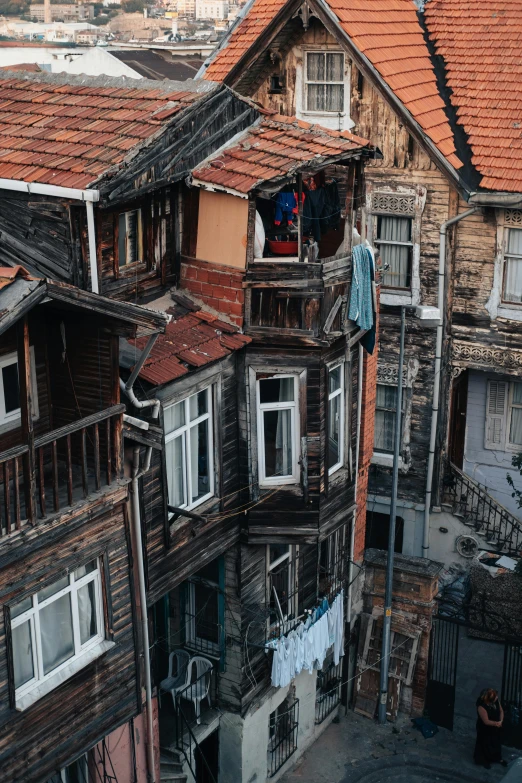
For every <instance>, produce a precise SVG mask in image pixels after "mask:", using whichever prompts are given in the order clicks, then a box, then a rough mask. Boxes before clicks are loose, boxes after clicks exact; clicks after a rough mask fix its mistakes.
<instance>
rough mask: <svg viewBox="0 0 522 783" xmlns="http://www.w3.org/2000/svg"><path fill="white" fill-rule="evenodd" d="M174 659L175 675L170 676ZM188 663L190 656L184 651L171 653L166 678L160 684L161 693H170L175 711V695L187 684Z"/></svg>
mask: <svg viewBox="0 0 522 783" xmlns="http://www.w3.org/2000/svg"><path fill="white" fill-rule="evenodd" d="M174 659H176V674H175V675H173V674H172V671H173V668H174V667H173V663H174ZM189 661H190V654H189V653H188V652H187V651H186V650H174V651H173V652H171V654H170V655H169V674H168V677H166V678H165V679H164V680H162V681H161V683H160V688H161V690H162V691H170V694H171V696H172V701H173V703H174V709H175V710H177V706H176V693H177V692H178V691H179V690H180V689H181V688H184V687H185V686H186V684H187V668H188V665H189Z"/></svg>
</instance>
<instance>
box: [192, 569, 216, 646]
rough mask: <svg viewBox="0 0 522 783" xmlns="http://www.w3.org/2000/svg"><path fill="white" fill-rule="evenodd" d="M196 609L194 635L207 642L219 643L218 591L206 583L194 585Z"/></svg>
mask: <svg viewBox="0 0 522 783" xmlns="http://www.w3.org/2000/svg"><path fill="white" fill-rule="evenodd" d="M194 597H195V602H194V603H195V610H196V636H197V638H198V639H205V641H207V642H213V643H214V644H219V607H218V592H217V590H214V589H213V588H211V587H207V585H204V584H201V583H196V584H195V585H194Z"/></svg>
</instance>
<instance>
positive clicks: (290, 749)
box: [268, 699, 299, 778]
mask: <svg viewBox="0 0 522 783" xmlns="http://www.w3.org/2000/svg"><path fill="white" fill-rule="evenodd" d="M298 731H299V699H295V701H294V702H293V703H292V704H291V705H288V704H287V702H286V701H284V702H283V704H282V705H281V707H280V708H279V709H277V710H275V712H273V713H272V715H271V716H270V740H269V743H268V777H270V778H271V777H273V776H274V775H275V774H276V772H278V771H279V770H280V769H281V767H282V766H283V764H284V763H285V761H287V760H288V759H289V758H290V756H291V755H292V754H293V753H295V751H296V750H297V734H298Z"/></svg>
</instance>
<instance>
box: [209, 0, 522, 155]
mask: <svg viewBox="0 0 522 783" xmlns="http://www.w3.org/2000/svg"><path fill="white" fill-rule="evenodd" d="M463 1H464V0H460V2H463ZM507 1H508V0H504V2H507ZM514 1H515V3H517V4H519V2H518V0H514ZM443 2H447V5H450V3H451V2H452V0H443ZM458 2H459V0H457V5H458ZM483 2H484V4H486V3H487V2H488V0H483ZM284 4H285V3H284V0H255V2H254V3H253V5H252V7H251V9H250V11H249V13H248V14H247V15H246V16H245V18H244V19H243V20H242V21H241V22H240V23H239V25H238V26H237V28H236V29H235V30H234V31H233V33H232V35H231V36H230V39H229V42H228V44H227V45H226V46H224V48H223V49H221V50H220V51H219V52H218V53H217V55H216V56H215V58H214V59H213V60H212V61H211V63H210V65H209V66H208V68H207V70H206V72H205V78H206V79H211V80H214V81H222V80H223V79H224V78H225V77H226V75H227V74H228V73H229V71H230V70H231V68H232V67H233V66H234V65H236V63H237V62H238V61H239V60H240V59H241V57H242V56H243V55H244V54H245V53H246V52H247V51H248V49H249V48H250V47H251V46H252V45H253V44H254V43H255V41H256V39H257V38H258V36H259V35H260V33H262V32H263V30H264V29H265V28H266V27H267V25H268V24H269V22H271V21H272V19H273V18H274V17H275V16H276V14H277V13H278V12H279V11H280V10H281V9H282V8H283V7H284ZM433 4H434V3H433V2H432V3H429V5H433ZM328 5H329V6H330V9H331V10H332V11H333V13H334V14H335V15H336V16H337V19H338V20H339V25H340V27H341V28H342V30H343V31H344V32H345V33H347V34H348V36H349V37H350V38H351V40H352V41H353V43H354V44H355V46H356V47H357V48H358V49H359V51H360V52H361V53H362V54H364V55H365V56H366V57H367V58H368V60H369V61H370V63H371V64H372V65H373V66H374V67H375V68H376V70H377V71H378V72H379V73H380V75H381V76H382V77H383V79H384V80H385V81H387V83H388V85H389V86H390V87H391V89H392V90H394V92H395V93H396V94H397V96H398V97H399V98H400V100H401V101H402V103H403V104H404V106H405V107H406V109H407V110H408V111H409V112H410V114H411V115H412V117H413V118H414V119H415V120H416V121H417V122H418V123H419V125H420V126H421V128H423V129H424V130H425V132H426V135H427V136H428V137H429V138H431V140H432V141H433V143H434V144H435V146H436V147H438V148H439V150H440V151H441V152H442V154H443V155H444V156H445V157H446V158H447V160H448V162H449V163H450V164H451V165H452V166H454V167H455V168H460V167H461V166H462V162H461V161H460V160H459V158H458V157H457V155H456V151H455V146H454V143H453V134H452V131H451V128H450V125H449V122H448V119H447V117H446V113H445V111H444V104H443V102H442V100H441V99H440V98H439V96H438V91H437V82H436V78H435V72H434V70H433V65H432V62H431V59H430V55H429V52H428V48H427V45H426V42H425V40H424V34H423V30H422V28H421V25H420V23H419V20H418V17H417V9H416V7H415V5H414V3H413V0H328Z"/></svg>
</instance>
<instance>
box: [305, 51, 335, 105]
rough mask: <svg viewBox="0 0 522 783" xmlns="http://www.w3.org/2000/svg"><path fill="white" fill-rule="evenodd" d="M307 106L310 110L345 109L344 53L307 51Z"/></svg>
mask: <svg viewBox="0 0 522 783" xmlns="http://www.w3.org/2000/svg"><path fill="white" fill-rule="evenodd" d="M305 54H306V68H305V106H306V111H308V112H317V113H319V114H333V113H336V114H339V113H340V112H343V111H344V54H343V53H342V52H306V53H305Z"/></svg>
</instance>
